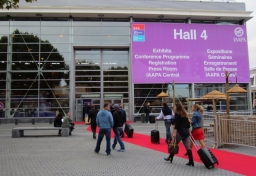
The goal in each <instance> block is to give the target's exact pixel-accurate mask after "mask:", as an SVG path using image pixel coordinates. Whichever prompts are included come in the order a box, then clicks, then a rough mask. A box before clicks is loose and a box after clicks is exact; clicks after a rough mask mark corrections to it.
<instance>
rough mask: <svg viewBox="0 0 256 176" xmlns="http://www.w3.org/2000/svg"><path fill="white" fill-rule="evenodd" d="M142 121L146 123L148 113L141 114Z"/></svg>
mask: <svg viewBox="0 0 256 176" xmlns="http://www.w3.org/2000/svg"><path fill="white" fill-rule="evenodd" d="M140 117H141V123H145V118H146V114H141V115H140Z"/></svg>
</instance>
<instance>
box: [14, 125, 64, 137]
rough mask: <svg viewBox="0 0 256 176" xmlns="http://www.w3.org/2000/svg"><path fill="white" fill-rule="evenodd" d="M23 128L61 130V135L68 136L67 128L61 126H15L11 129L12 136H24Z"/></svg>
mask: <svg viewBox="0 0 256 176" xmlns="http://www.w3.org/2000/svg"><path fill="white" fill-rule="evenodd" d="M25 130H61V136H63V137H67V136H69V128H61V127H16V128H13V129H12V138H19V137H23V136H24V131H25Z"/></svg>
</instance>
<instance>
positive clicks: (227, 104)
mask: <svg viewBox="0 0 256 176" xmlns="http://www.w3.org/2000/svg"><path fill="white" fill-rule="evenodd" d="M225 75H226V98H227V99H226V115H227V116H228V115H229V94H228V77H229V74H228V71H226V72H225Z"/></svg>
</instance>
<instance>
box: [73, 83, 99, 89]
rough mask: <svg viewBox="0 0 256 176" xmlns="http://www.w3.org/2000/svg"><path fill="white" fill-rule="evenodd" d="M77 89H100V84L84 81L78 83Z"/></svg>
mask: <svg viewBox="0 0 256 176" xmlns="http://www.w3.org/2000/svg"><path fill="white" fill-rule="evenodd" d="M76 87H80V88H87V87H88V88H89V87H100V82H91V81H90V82H87V83H85V82H82V81H76Z"/></svg>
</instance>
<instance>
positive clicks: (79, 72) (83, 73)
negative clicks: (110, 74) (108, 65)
mask: <svg viewBox="0 0 256 176" xmlns="http://www.w3.org/2000/svg"><path fill="white" fill-rule="evenodd" d="M80 75H81V76H96V75H100V71H76V76H80Z"/></svg>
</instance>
